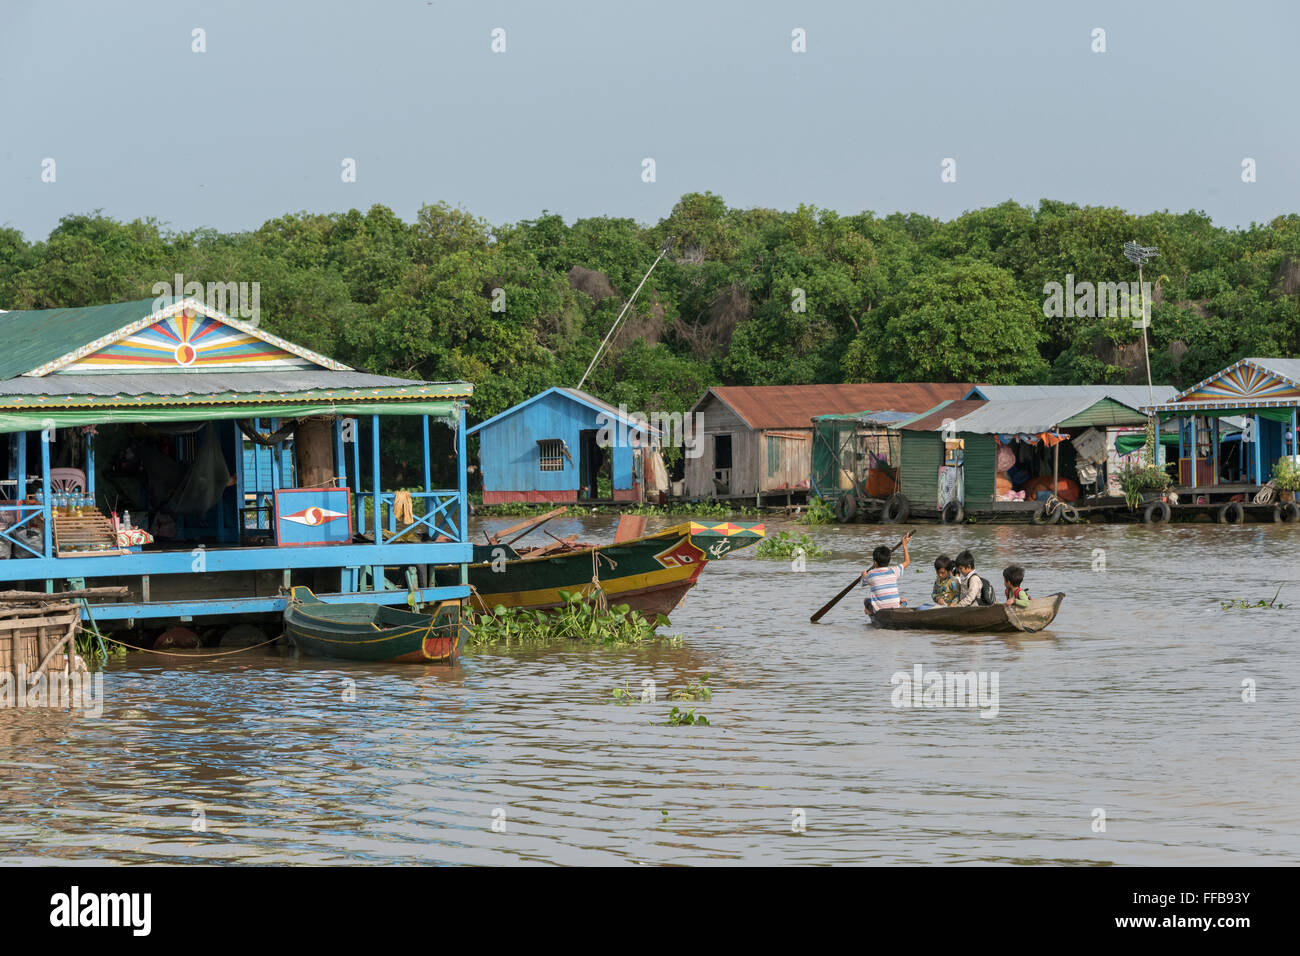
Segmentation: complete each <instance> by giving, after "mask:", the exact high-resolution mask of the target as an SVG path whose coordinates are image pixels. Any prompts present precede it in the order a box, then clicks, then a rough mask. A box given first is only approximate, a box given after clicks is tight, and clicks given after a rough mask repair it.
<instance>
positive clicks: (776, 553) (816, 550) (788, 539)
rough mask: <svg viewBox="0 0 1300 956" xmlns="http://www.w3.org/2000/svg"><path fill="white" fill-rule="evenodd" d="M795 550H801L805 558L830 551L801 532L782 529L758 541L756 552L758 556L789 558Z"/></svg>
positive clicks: (816, 556) (817, 556)
mask: <svg viewBox="0 0 1300 956" xmlns="http://www.w3.org/2000/svg"><path fill="white" fill-rule="evenodd" d="M796 551H799V552H802V553H803V556H804V557H805V558H820V557H822V556H823V555H826V554H829V553H830V552H829V551H828V550H827V549H826V548H822V547H819V546H818V545H817V542H816V541H814V540H813V539H812V538H810V537H808V535H806V534H804V533H803V532H800V533H799V534H798V535H797V536H796V535H793V534H791V533H790V532H789V531H782V532H780V533H778V534H775V535H769V536H768V537H766V538H764V539H763V540H762V541H760V542H759V543H758V550H757V552H756V554H757V555H758V556H759V557H760V558H789V557H793V556H794V554H795V552H796Z"/></svg>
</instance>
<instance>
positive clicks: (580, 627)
mask: <svg viewBox="0 0 1300 956" xmlns="http://www.w3.org/2000/svg"><path fill="white" fill-rule="evenodd" d="M559 594H560V597H561V599H562V600H563V601H564V604H563V605H561V606H560V607H558V608H555V609H553V610H546V611H534V610H529V609H526V608H509V607H506V606H504V605H501V604H498V605H497V606H496V607H494V608H493V609H492V610H491V611H490V612H488V613H486V614H480V615H478V616H477V618H476V619H475V621H474V622H473V623H472V624H470V625H469V626H468V634H467V637H466V645H467V646H469V647H483V646H486V645H504V646H506V647H510V646H512V645H539V644H554V643H558V642H561V641H581V642H582V643H584V644H599V645H602V646H606V647H613V646H617V645H626V644H642V643H645V642H646V641H652V640H656V639H658V638H659V637H660V635H659V633H658V631H657V628H658V627H659V626H660V625H664V624H667V623H669V622H668V617H667V615H664V614H656V615H654V616H653V617H646V616H645V615H644V614H642V613H641V612H640V611H634V610H632V609H631V608H630V607H629V606H628V605H626V604H615V605H613V606H612V607H611V606H609V604H608V602H607V601H606V600H605V595H604V593H603V592H601V591H599V590H596V589H593V590H592V593H591V594H589V595H588V594H583V593H582V592H581V591H560V592H559Z"/></svg>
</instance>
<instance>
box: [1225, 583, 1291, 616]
mask: <svg viewBox="0 0 1300 956" xmlns="http://www.w3.org/2000/svg"><path fill="white" fill-rule="evenodd" d="M1281 593H1282V585H1280V584H1279V585H1278V587H1277V590H1276V591H1274V592H1273V600H1271V601H1265V600H1264V599H1263V598H1260V599H1259V600H1258V601H1256V602H1255V603H1254V604H1251V603H1250V602H1249V601H1247V600H1246V599H1245V598H1237V599H1236V600H1235V601H1220V602H1219V607H1221V608H1222V609H1223V610H1225V611H1234V610H1239V609H1243V608H1254V607H1272V608H1277V609H1278V610H1279V611H1280V610H1282V609H1283V608H1285V607H1286V605H1285V604H1278V603H1277V598H1278V595H1279V594H1281Z"/></svg>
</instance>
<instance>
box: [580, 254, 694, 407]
mask: <svg viewBox="0 0 1300 956" xmlns="http://www.w3.org/2000/svg"><path fill="white" fill-rule="evenodd" d="M672 248H673V237H672V236H669V237H668V239H667V240H666V241H665V242H664V244H663V248H662V249H660V250H659V255H658V256H657V257H656V258H655V261H654V262H652V263H650V268H649V269H647V270H646V273H645V275H643V276H642V277H641V281H640V282H638V283H637V286H636V288H635V289H633V290H632V295H631V296H630V297H629V298H628V300H627V302H625V303H623V309H622V311H621V312H619V314H618V318H616V319H615V320H614V324H613V325H611V326H610V327H609V331H608V332H607V333H605V338H604V339H603V340H602V341H601V343H600V348H598V349H596V354H595V355H593V356H592V357H591V364H590V365H588V366H587V371H585V372H583V373H582V378H581V379H579V380H578V388H582V386H583V383H584V382H586V381H587V376H588V375H590V374H591V370H592V369H593V368H595V367H596V363H597V362H598V361H599V360H600V355H601V353H602V352H604V351H605V346H606V345H608V344H609V340H610V339H611V338H612V337H613V335H614V330H615V329H617V328H618V324H619V323H620V322H622V321H623V316H624V315H626V314H627V310H628V309H629V308H631V307H632V303H633V301H635V300H636V295H637V293H638V292H640V291H641V286H643V285H645V281H646V279H649V278H650V273H652V272H654V271H655V266H657V265H659V260H660V259H662V258H663V257H664V256H666V255H668V253H669V252H670V251H671V250H672Z"/></svg>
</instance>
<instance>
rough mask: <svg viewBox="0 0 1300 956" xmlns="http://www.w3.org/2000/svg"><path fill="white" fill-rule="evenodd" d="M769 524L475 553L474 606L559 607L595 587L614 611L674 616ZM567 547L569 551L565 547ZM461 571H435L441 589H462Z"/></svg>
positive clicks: (694, 527)
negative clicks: (564, 595) (712, 570)
mask: <svg viewBox="0 0 1300 956" xmlns="http://www.w3.org/2000/svg"><path fill="white" fill-rule="evenodd" d="M763 534H764V529H763V525H761V524H747V523H735V522H730V521H724V522H716V523H702V522H698V521H691V522H685V523H682V524H678V525H674V526H673V527H671V528H665V529H664V530H663V531H657V532H655V533H654V534H647V535H642V536H640V537H635V538H631V539H630V540H626V541H619V540H615V541H614V542H613V543H612V544H602V545H592V544H581V543H578V542H576V541H573V540H570V539H565V540H563V541H560V540H557V541H556V542H552V543H551V544H548V545H544V546H542V547H540V548H532V549H528V548H521V549H519V550H518V551H516V550H515V549H514V548H511V547H510V546H508V545H505V544H495V545H492V544H489V545H475V546H474V563H473V564H471V565H470V567H469V583H470V587H471V589H472V590H471V592H470V605H471V606H472V607H473V608H475V609H476V610H479V611H482V610H486V609H490V608H493V607H496V606H497V605H504V606H506V607H525V608H534V609H545V608H553V607H559V606H560V605H561V604H562V603H563V600H562V599H561V598H560V594H559V592H560V591H583V592H587V591H590V589H591V587H592V583H593V581H599V582H600V588H601V590H602V591H604V592H605V596H606V597H607V598H608V599H609V601H610V603H612V604H627V605H628V606H630V607H631V608H632V609H633V610H636V611H640V612H641V613H643V614H656V613H657V614H667V613H669V612H670V611H672V610H673V609H674V608H675V607H677V605H678V604H680V603H681V601H682V598H684V597H685V596H686V592H687V591H689V590H690V589H691V588H693V587H694V586H695V583H696V581H698V580H699V577H700V572H702V571H703V570H704V566H705V565H706V564H708V563H709V562H710V561H713V560H716V559H718V558H721V557H723V556H724V555H727V554H730V553H731V552H732V551H736V550H738V549H740V548H745V547H748V546H749V545H752V544H754V543H755V542H757V541H759V540H760V539H761V538H762V537H763ZM561 545H562V546H561ZM458 574H459V568H442V567H439V568H437V569H436V575H437V581H438V584H439V585H442V584H444V583H446V584H451V583H456V582H457V581H458V580H459V578H458V577H457V576H458Z"/></svg>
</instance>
